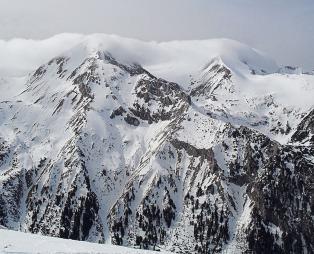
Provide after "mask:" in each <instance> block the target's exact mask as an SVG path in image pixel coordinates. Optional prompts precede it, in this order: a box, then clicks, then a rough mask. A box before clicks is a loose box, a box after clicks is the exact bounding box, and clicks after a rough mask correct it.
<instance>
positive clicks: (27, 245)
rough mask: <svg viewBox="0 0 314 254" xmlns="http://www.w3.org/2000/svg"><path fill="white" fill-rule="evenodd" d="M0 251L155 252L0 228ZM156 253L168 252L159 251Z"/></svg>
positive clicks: (147, 253)
mask: <svg viewBox="0 0 314 254" xmlns="http://www.w3.org/2000/svg"><path fill="white" fill-rule="evenodd" d="M0 253H25V254H26V253H60V254H61V253H99V254H100V253H101V254H152V253H156V252H155V251H149V250H139V249H132V248H126V247H120V246H115V245H110V244H96V243H88V242H82V241H74V240H65V239H60V238H56V237H47V236H40V235H34V234H27V233H22V232H17V231H12V230H5V229H0ZM158 253H170V252H164V251H161V252H158Z"/></svg>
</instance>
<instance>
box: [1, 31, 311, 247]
mask: <svg viewBox="0 0 314 254" xmlns="http://www.w3.org/2000/svg"><path fill="white" fill-rule="evenodd" d="M60 41H67V42H68V44H67V45H63V44H62V45H61V46H54V45H57V44H58V42H60ZM13 42H14V41H13ZM13 42H6V43H7V44H8V45H7V46H6V47H8V48H10V45H11V43H13ZM20 43H21V47H22V44H23V41H20ZM24 43H25V42H24ZM27 43H28V44H27V47H29V49H30V51H32V50H33V49H32V47H34V48H35V47H36V46H40V45H41V46H40V47H38V51H39V52H38V53H39V55H41V56H42V58H40V59H33V60H34V61H33V62H32V63H31V64H30V65H29V66H28V65H27V64H26V63H23V61H22V63H20V62H16V65H15V64H12V65H6V64H5V63H2V64H1V65H0V73H2V75H3V78H2V79H1V80H2V81H1V82H0V85H1V91H3V92H2V93H1V95H0V96H1V103H0V119H1V124H0V186H1V187H0V194H1V195H0V224H2V225H5V226H6V227H9V228H12V229H18V230H21V231H26V232H33V233H41V234H45V235H50V236H58V237H62V238H70V239H77V240H86V241H92V242H101V243H102V242H111V243H114V244H119V245H131V246H134V245H141V246H143V247H151V248H153V246H155V245H158V246H162V248H165V249H168V250H172V251H176V252H183V253H193V252H195V253H210V252H216V253H219V252H221V251H223V250H225V251H226V252H228V253H241V252H243V251H248V250H252V251H254V252H256V253H266V252H267V253H270V252H276V253H289V252H292V253H299V252H300V251H304V252H305V253H306V252H307V253H312V252H313V251H314V246H313V241H312V240H311V238H312V232H313V230H314V223H313V213H314V203H313V190H312V187H311V186H312V184H313V182H314V179H313V163H314V158H313V154H314V153H313V152H314V151H313V134H314V127H313V126H314V122H313V102H312V98H313V95H314V90H313V89H314V77H313V76H312V75H309V74H302V73H299V74H297V73H292V74H291V73H290V71H289V72H288V71H287V72H285V69H283V68H281V69H280V68H279V67H277V66H276V64H275V63H274V62H273V61H272V60H271V59H269V58H268V57H265V56H264V55H263V54H261V53H260V52H258V51H256V50H254V49H251V48H249V47H248V46H245V45H243V44H241V43H238V42H234V41H230V40H207V41H183V42H167V43H154V42H151V43H146V42H140V41H136V40H131V39H125V38H120V37H116V36H107V35H92V36H80V35H73V36H72V37H71V36H70V35H61V36H57V37H54V38H52V39H50V40H46V41H42V42H40V41H37V42H36V41H28V42H27ZM24 47H25V45H24ZM67 47H68V48H67ZM49 48H51V49H52V50H51V51H47V49H49ZM41 50H43V51H41ZM0 51H1V50H0ZM49 52H53V53H55V52H57V53H58V54H56V56H53V57H52V56H51V55H50V53H49ZM25 54H26V55H25ZM18 56H20V57H21V58H22V59H28V58H29V57H30V55H29V52H28V53H24V51H23V52H22V53H21V52H15V51H14V52H12V59H13V60H12V62H15V61H16V60H15V59H18ZM50 58H51V59H50ZM44 60H46V62H44V63H42V65H41V66H38V68H37V69H32V68H33V66H34V65H35V63H37V61H38V63H40V62H41V61H44ZM27 68H29V71H30V74H28V75H26V76H23V75H22V76H21V74H23V70H27ZM289 70H290V69H289ZM4 74H6V76H4ZM174 82H175V83H174ZM287 222H289V223H287ZM291 239H294V240H293V241H292V240H291Z"/></svg>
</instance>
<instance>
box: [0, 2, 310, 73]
mask: <svg viewBox="0 0 314 254" xmlns="http://www.w3.org/2000/svg"><path fill="white" fill-rule="evenodd" d="M63 32H74V33H86V34H88V33H109V34H111V33H113V34H118V35H122V36H126V37H133V38H138V39H143V40H157V41H169V40H182V39H208V38H221V37H225V38H231V39H235V40H239V41H241V42H244V43H246V44H249V45H250V46H252V47H255V48H257V49H260V50H262V51H264V52H266V53H267V54H269V55H271V56H272V57H273V58H274V59H275V60H276V61H277V62H278V63H279V64H285V65H299V66H303V67H305V68H306V69H314V0H217V1H215V0H154V1H153V0H0V39H5V40H7V39H11V38H16V37H23V38H32V39H39V38H46V37H49V36H52V35H54V34H57V33H63Z"/></svg>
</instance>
